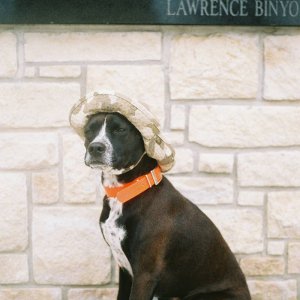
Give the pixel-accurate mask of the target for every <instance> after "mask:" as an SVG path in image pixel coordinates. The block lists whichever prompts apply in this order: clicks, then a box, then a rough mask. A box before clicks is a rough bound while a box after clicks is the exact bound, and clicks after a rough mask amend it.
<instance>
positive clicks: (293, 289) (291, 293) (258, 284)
mask: <svg viewBox="0 0 300 300" xmlns="http://www.w3.org/2000/svg"><path fill="white" fill-rule="evenodd" d="M248 286H249V289H250V293H251V296H252V300H271V299H272V300H296V299H297V281H296V280H292V279H291V280H276V281H275V280H274V281H267V280H265V281H264V280H249V281H248Z"/></svg>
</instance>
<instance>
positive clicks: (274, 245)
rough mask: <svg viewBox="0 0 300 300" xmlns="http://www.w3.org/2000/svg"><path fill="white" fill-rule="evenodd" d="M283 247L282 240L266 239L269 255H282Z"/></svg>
mask: <svg viewBox="0 0 300 300" xmlns="http://www.w3.org/2000/svg"><path fill="white" fill-rule="evenodd" d="M284 249H285V244H284V241H275V240H274V241H268V254H269V255H283V254H284Z"/></svg>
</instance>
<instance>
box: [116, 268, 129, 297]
mask: <svg viewBox="0 0 300 300" xmlns="http://www.w3.org/2000/svg"><path fill="white" fill-rule="evenodd" d="M131 285H132V279H131V276H130V275H129V274H128V272H127V271H126V270H124V269H122V268H119V291H118V297H117V300H129V296H130V291H131Z"/></svg>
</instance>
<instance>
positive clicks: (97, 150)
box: [88, 142, 106, 155]
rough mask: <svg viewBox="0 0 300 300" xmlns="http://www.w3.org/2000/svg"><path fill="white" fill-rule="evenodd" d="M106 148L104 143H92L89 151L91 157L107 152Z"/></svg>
mask: <svg viewBox="0 0 300 300" xmlns="http://www.w3.org/2000/svg"><path fill="white" fill-rule="evenodd" d="M105 149H106V147H105V145H104V144H103V143H99V142H96V143H92V144H90V145H89V148H88V151H89V153H90V154H91V155H99V154H102V153H103V152H104V151H105Z"/></svg>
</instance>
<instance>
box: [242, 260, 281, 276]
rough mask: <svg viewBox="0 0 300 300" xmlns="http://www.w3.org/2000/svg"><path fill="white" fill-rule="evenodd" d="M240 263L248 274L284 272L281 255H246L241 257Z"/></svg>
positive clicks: (278, 273) (277, 273) (279, 273)
mask: <svg viewBox="0 0 300 300" xmlns="http://www.w3.org/2000/svg"><path fill="white" fill-rule="evenodd" d="M240 265H241V268H242V270H243V271H244V273H245V275H248V276H257V275H259V276H261V275H282V274H284V259H283V258H282V257H267V256H247V257H244V258H242V259H241V262H240Z"/></svg>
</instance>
